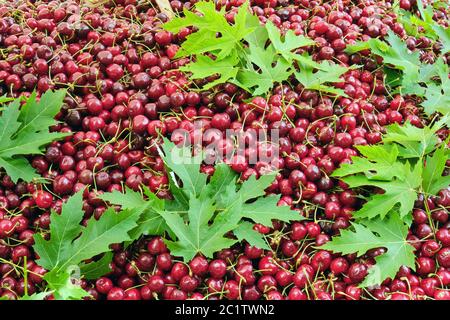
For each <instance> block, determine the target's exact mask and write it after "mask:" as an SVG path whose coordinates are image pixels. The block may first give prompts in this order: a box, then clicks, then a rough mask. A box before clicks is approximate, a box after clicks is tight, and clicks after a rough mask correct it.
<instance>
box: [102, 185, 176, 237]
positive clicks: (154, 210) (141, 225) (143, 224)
mask: <svg viewBox="0 0 450 320" xmlns="http://www.w3.org/2000/svg"><path fill="white" fill-rule="evenodd" d="M143 190H144V193H145V195H146V196H147V198H148V199H147V200H145V199H143V198H142V194H141V193H140V192H136V191H133V190H132V189H130V188H128V187H125V193H122V192H119V191H113V192H109V193H103V194H101V195H99V196H98V197H99V198H100V199H102V200H103V201H107V202H109V203H112V204H116V205H120V206H121V207H122V210H137V211H139V212H140V213H141V216H140V217H139V220H138V223H137V226H136V227H135V228H133V229H132V230H131V231H130V232H129V234H130V238H131V240H136V239H138V238H139V237H140V236H142V235H162V234H164V231H165V230H166V228H167V227H166V224H165V223H164V219H163V218H162V217H161V216H160V214H159V211H161V210H164V206H165V202H164V201H163V200H161V199H159V198H158V197H157V196H156V195H155V194H154V193H152V192H151V191H150V190H149V189H148V188H147V187H145V186H144V187H143ZM170 202H173V201H170Z"/></svg>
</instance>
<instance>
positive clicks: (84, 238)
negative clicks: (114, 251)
mask: <svg viewBox="0 0 450 320" xmlns="http://www.w3.org/2000/svg"><path fill="white" fill-rule="evenodd" d="M139 214H140V212H138V211H137V210H135V211H131V210H125V211H122V212H120V213H116V212H115V211H114V210H113V209H112V208H110V209H108V210H106V211H105V212H104V213H103V215H102V216H101V217H100V219H98V220H95V218H94V217H92V218H91V219H89V221H88V223H87V226H86V228H85V229H84V230H83V232H82V233H81V235H80V236H79V237H78V238H77V239H76V240H75V241H73V243H72V247H71V250H70V253H71V256H70V257H69V259H68V260H66V261H65V262H64V263H62V264H61V268H64V267H67V266H70V265H71V264H74V265H78V264H79V263H81V262H82V261H83V260H86V259H90V258H92V257H94V256H96V255H98V254H100V253H103V252H108V251H110V249H109V246H110V245H111V244H114V243H122V242H124V241H127V240H130V239H131V238H130V236H129V235H128V232H129V231H130V230H132V229H133V228H134V227H136V225H137V223H136V221H137V220H138V218H139Z"/></svg>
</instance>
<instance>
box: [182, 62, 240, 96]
mask: <svg viewBox="0 0 450 320" xmlns="http://www.w3.org/2000/svg"><path fill="white" fill-rule="evenodd" d="M238 63H239V59H238V57H237V55H236V54H232V55H230V56H228V57H226V58H224V59H222V60H219V61H216V60H213V59H211V58H210V57H208V56H204V55H198V56H197V57H196V61H193V62H191V63H189V64H187V65H185V66H182V67H180V70H181V71H183V72H190V73H191V76H190V78H191V79H204V78H207V77H209V76H212V75H219V78H217V79H216V80H214V81H211V82H209V83H207V84H205V85H204V86H203V87H202V89H204V90H208V89H210V88H212V87H214V86H216V85H218V84H221V83H225V82H227V81H229V80H230V79H234V78H236V75H237V73H238V71H239V68H238V67H237V65H238Z"/></svg>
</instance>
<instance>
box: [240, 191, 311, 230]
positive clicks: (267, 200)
mask: <svg viewBox="0 0 450 320" xmlns="http://www.w3.org/2000/svg"><path fill="white" fill-rule="evenodd" d="M279 199H280V197H279V196H276V195H269V196H267V197H262V198H259V199H257V200H256V201H254V202H252V203H246V204H244V205H243V206H242V216H244V217H245V218H249V219H251V220H253V221H255V222H257V223H260V224H262V225H265V226H271V225H272V220H273V219H276V220H280V221H286V222H289V221H291V220H298V221H299V220H303V217H302V216H300V215H299V214H296V213H295V211H292V210H291V208H290V207H289V206H277V203H278V200H279Z"/></svg>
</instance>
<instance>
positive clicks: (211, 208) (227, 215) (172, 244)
mask: <svg viewBox="0 0 450 320" xmlns="http://www.w3.org/2000/svg"><path fill="white" fill-rule="evenodd" d="M215 211H216V207H215V205H214V199H211V198H207V197H201V198H199V199H198V198H191V199H190V200H189V211H188V219H189V224H186V223H185V221H184V219H183V218H182V217H181V216H180V215H179V214H177V213H169V212H162V213H161V215H162V216H163V218H164V219H165V220H166V222H167V224H168V225H169V227H170V228H171V230H172V231H173V232H174V234H175V235H176V237H177V238H178V241H169V240H167V241H166V244H167V247H168V248H169V249H170V251H171V253H172V254H173V255H175V256H180V257H183V259H184V260H185V261H190V260H191V259H192V258H193V257H194V256H195V255H196V254H197V253H202V254H204V255H205V256H206V257H208V258H212V257H213V254H214V253H215V252H217V251H220V250H222V249H224V248H229V247H231V246H232V245H233V244H234V243H236V241H237V240H234V239H230V238H226V237H225V234H226V233H227V232H229V231H232V230H233V229H235V228H236V227H237V226H238V223H239V221H240V219H241V212H240V211H241V208H240V203H239V202H236V204H235V205H233V206H232V207H228V208H227V209H225V210H224V211H222V212H221V213H219V214H217V216H216V217H215V218H214V219H213V217H214V214H215ZM210 220H213V222H212V223H211V224H210V223H209V221H210Z"/></svg>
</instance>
